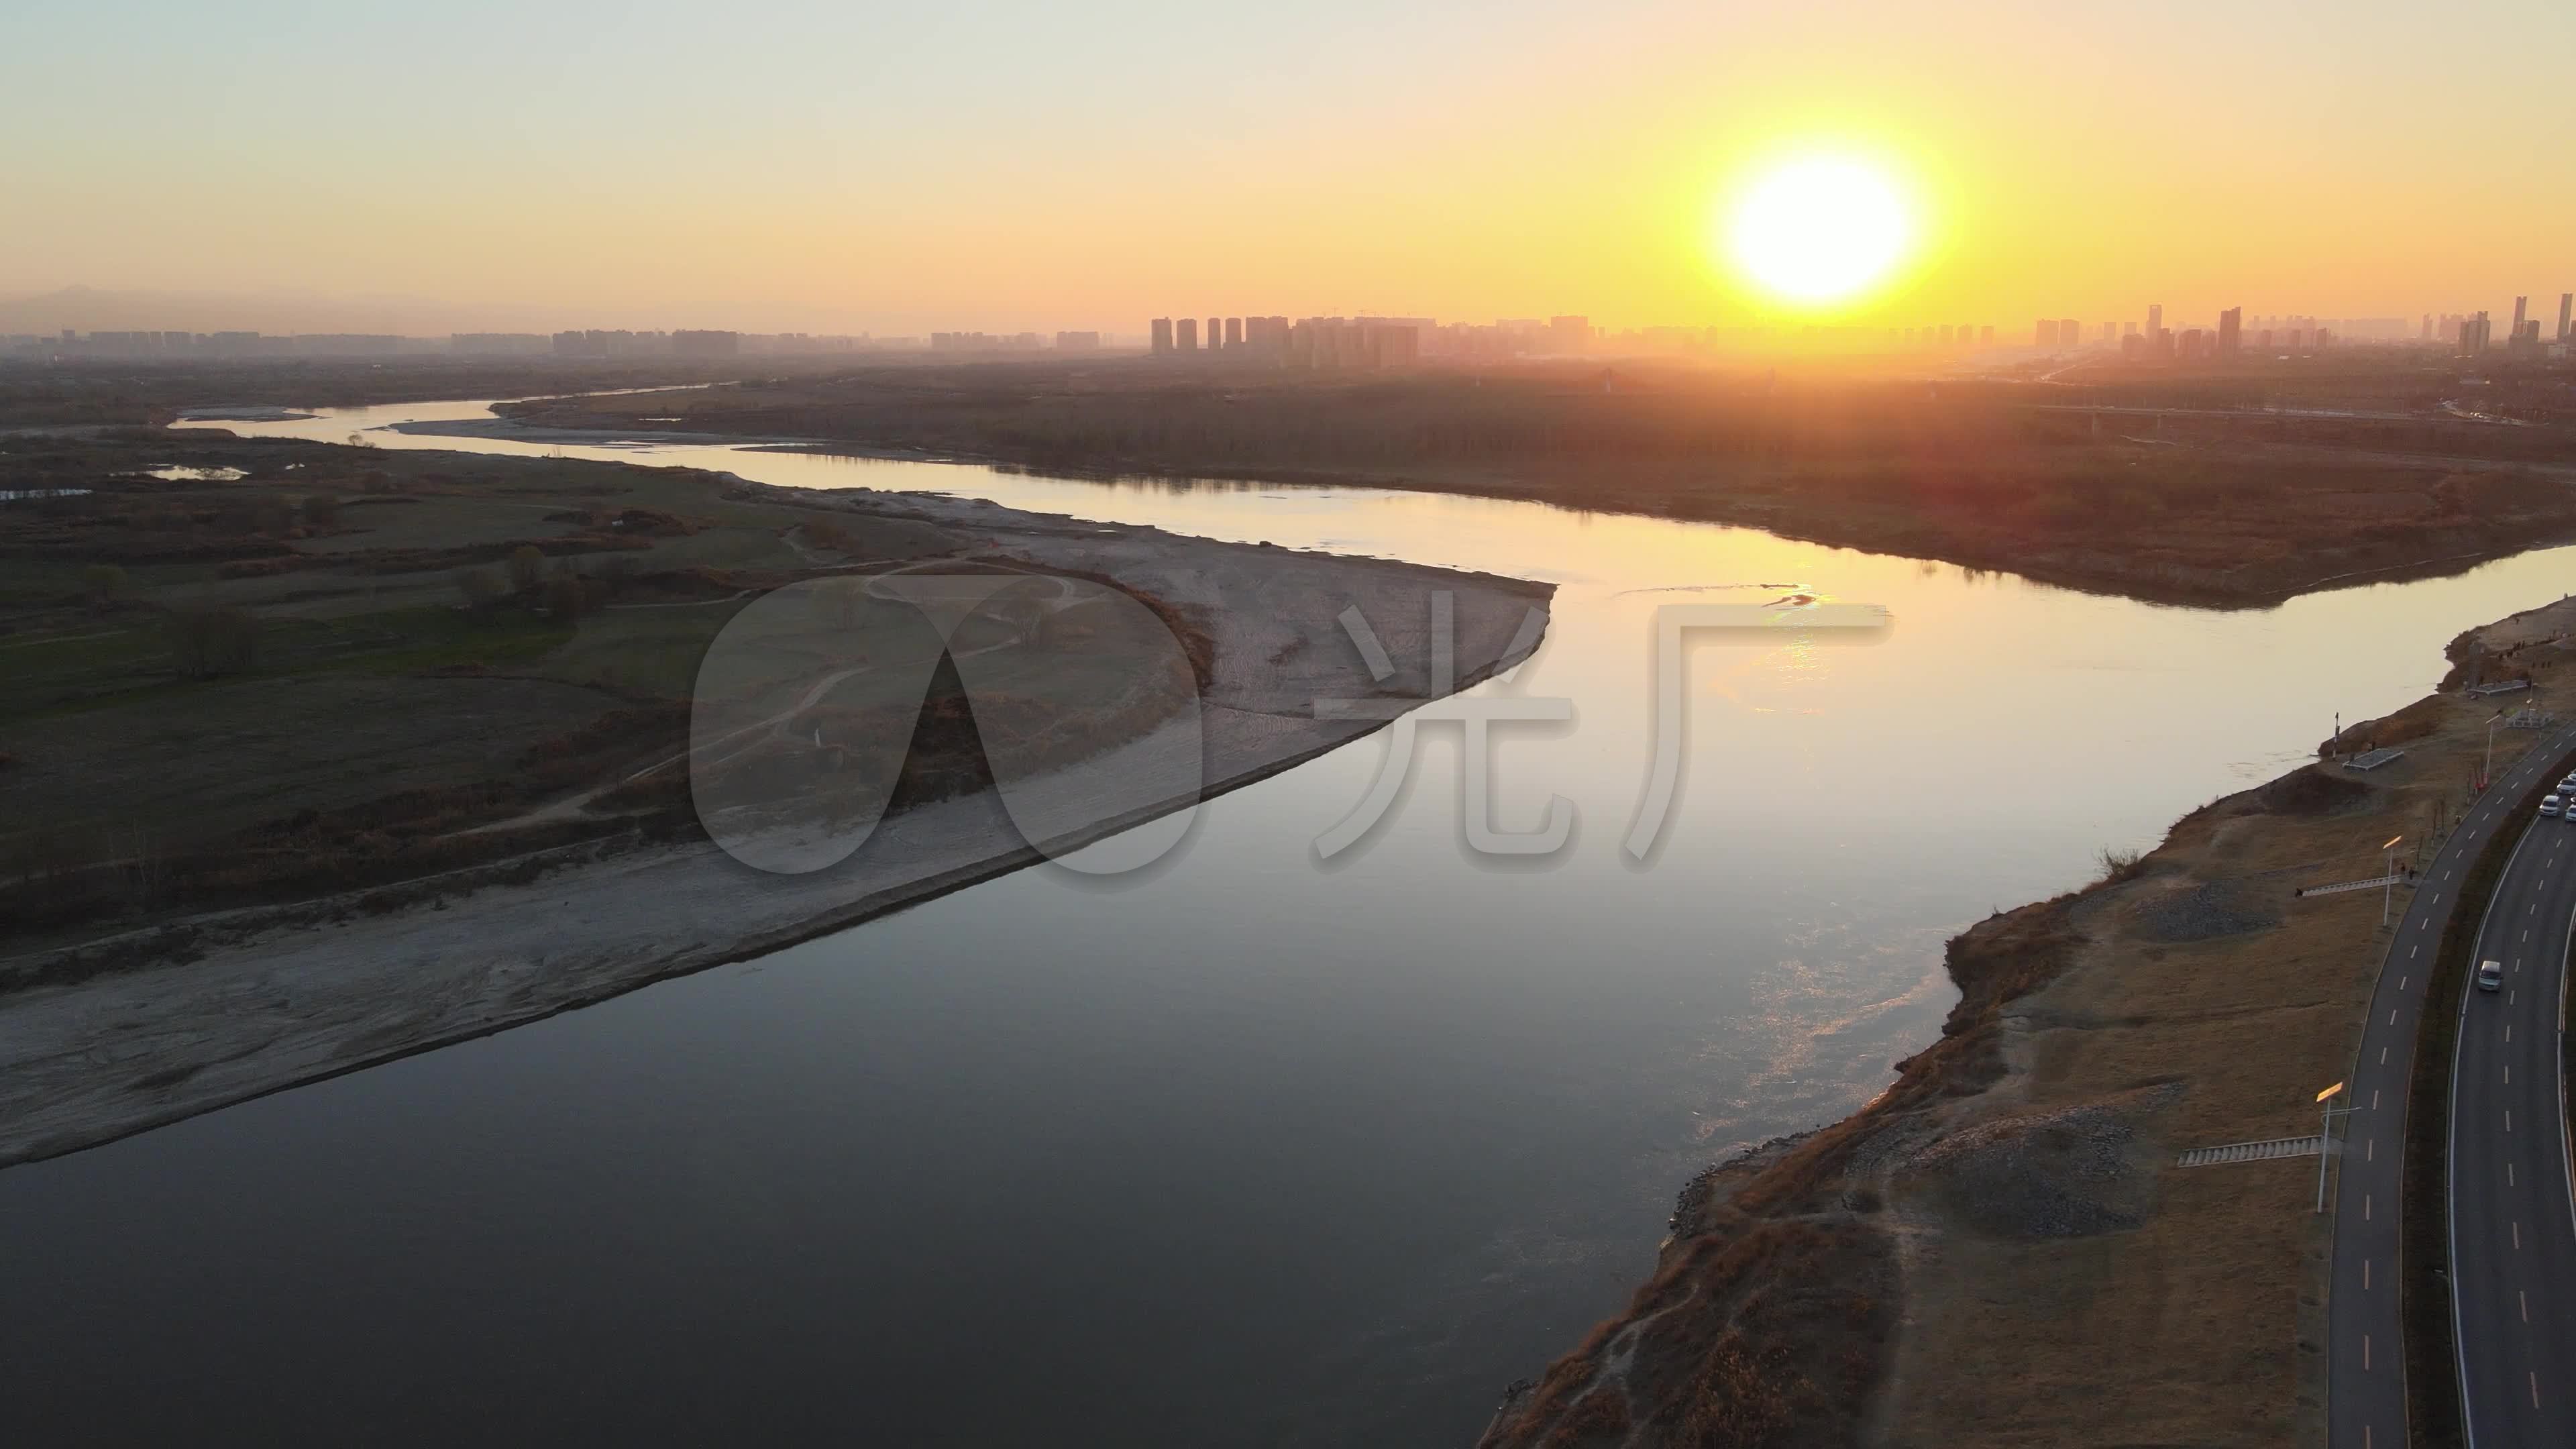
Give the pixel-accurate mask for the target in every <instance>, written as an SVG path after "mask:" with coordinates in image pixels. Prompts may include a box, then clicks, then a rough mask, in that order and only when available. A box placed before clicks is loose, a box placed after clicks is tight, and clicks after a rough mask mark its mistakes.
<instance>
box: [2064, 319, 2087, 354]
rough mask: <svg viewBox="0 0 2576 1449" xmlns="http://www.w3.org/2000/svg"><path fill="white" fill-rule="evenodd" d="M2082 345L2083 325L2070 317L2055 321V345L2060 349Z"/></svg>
mask: <svg viewBox="0 0 2576 1449" xmlns="http://www.w3.org/2000/svg"><path fill="white" fill-rule="evenodd" d="M2083 344H2084V324H2083V323H2081V322H2078V321H2076V320H2075V319H2074V318H2072V317H2061V318H2059V319H2058V321H2057V345H2058V346H2060V347H2081V346H2082V345H2083Z"/></svg>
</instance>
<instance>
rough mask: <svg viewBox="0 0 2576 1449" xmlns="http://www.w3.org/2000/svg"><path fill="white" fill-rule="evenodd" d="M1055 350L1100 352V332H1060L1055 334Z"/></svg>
mask: <svg viewBox="0 0 2576 1449" xmlns="http://www.w3.org/2000/svg"><path fill="white" fill-rule="evenodd" d="M1055 350H1056V351H1058V352H1098V351H1099V350H1100V334H1099V333H1097V332H1059V333H1057V334H1056V335H1055Z"/></svg>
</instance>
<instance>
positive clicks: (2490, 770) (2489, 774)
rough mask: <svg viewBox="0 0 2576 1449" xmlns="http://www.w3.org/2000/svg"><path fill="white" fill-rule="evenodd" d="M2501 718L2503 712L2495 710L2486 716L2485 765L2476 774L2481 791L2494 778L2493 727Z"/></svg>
mask: <svg viewBox="0 0 2576 1449" xmlns="http://www.w3.org/2000/svg"><path fill="white" fill-rule="evenodd" d="M2502 718H2504V711H2503V710H2497V711H2496V712H2495V713H2493V714H2491V715H2488V716H2487V764H2486V768H2485V769H2483V770H2480V771H2479V772H2478V788H2479V789H2481V790H2483V789H2485V788H2486V787H2487V782H2488V781H2489V780H2492V779H2494V778H2495V727H2496V721H2497V720H2500V719H2502Z"/></svg>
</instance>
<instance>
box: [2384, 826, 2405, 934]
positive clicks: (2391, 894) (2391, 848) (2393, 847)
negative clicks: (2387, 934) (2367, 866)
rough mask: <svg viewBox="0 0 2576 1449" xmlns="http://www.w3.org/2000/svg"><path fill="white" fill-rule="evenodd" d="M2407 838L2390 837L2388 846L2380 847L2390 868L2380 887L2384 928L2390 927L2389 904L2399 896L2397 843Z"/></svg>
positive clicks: (2385, 873) (2386, 871)
mask: <svg viewBox="0 0 2576 1449" xmlns="http://www.w3.org/2000/svg"><path fill="white" fill-rule="evenodd" d="M2405 838H2406V837H2405V836H2403V835H2392V836H2390V837H2388V843H2387V844H2386V845H2383V846H2381V847H2379V848H2380V850H2381V851H2382V852H2384V853H2385V854H2386V855H2387V857H2388V868H2387V869H2386V870H2384V871H2382V872H2381V874H2383V875H2385V876H2387V877H2388V878H2387V879H2386V880H2384V881H2382V882H2380V887H2379V924H2380V926H2381V927H2382V928H2385V927H2386V926H2387V925H2388V906H2389V903H2390V902H2391V901H2393V900H2394V899H2396V896H2397V842H2399V841H2401V840H2404V839H2405Z"/></svg>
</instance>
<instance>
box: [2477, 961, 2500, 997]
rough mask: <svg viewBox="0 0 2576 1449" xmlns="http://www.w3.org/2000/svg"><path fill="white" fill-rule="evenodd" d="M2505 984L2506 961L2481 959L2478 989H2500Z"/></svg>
mask: <svg viewBox="0 0 2576 1449" xmlns="http://www.w3.org/2000/svg"><path fill="white" fill-rule="evenodd" d="M2503 985H2504V963H2503V962H2502V961H2481V962H2479V963H2478V989H2479V990H2480V991H2495V990H2499V989H2501V988H2502V987H2503Z"/></svg>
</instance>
